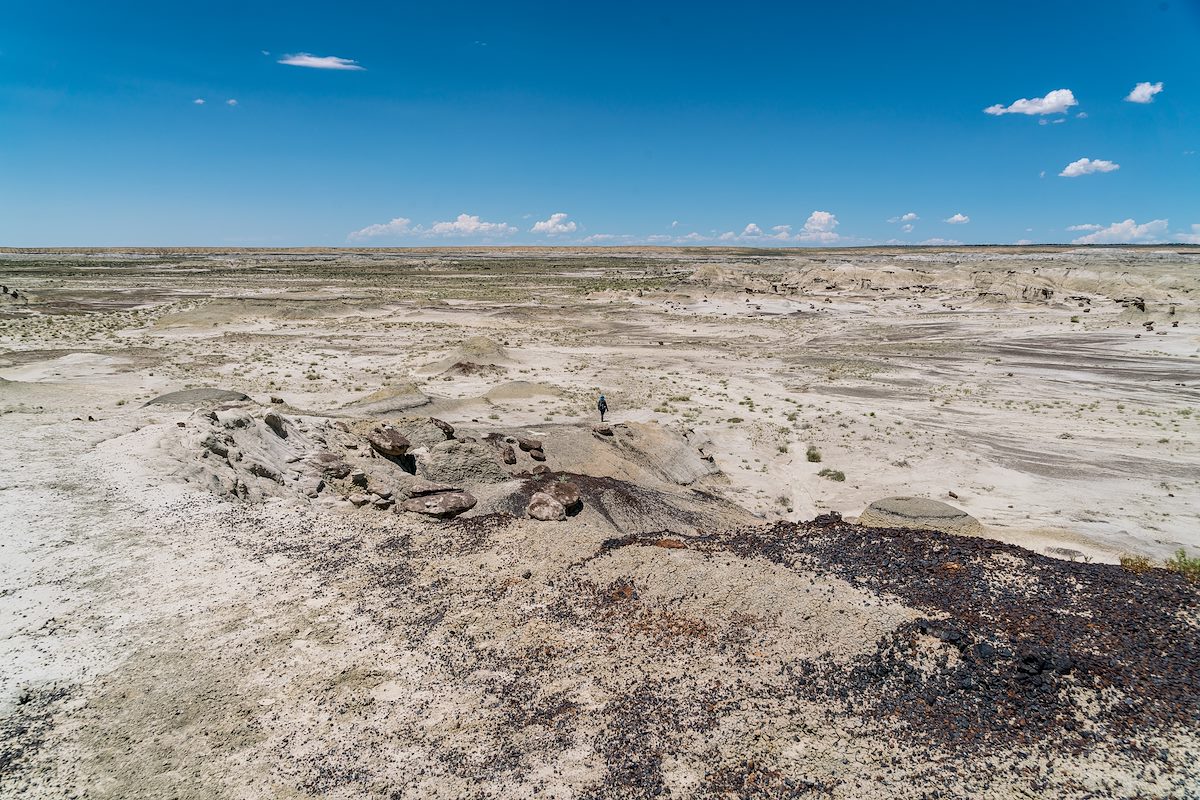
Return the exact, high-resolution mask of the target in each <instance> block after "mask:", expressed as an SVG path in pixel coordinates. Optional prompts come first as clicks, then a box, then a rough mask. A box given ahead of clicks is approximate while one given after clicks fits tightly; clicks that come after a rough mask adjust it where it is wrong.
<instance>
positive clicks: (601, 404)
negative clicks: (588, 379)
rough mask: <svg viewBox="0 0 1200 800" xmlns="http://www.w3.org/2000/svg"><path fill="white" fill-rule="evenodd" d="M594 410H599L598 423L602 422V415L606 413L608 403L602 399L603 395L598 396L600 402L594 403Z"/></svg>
mask: <svg viewBox="0 0 1200 800" xmlns="http://www.w3.org/2000/svg"><path fill="white" fill-rule="evenodd" d="M596 408H598V409H600V421H601V422H604V415H605V414H607V413H608V401H607V400H605V399H604V395H600V401H599V402H598V403H596Z"/></svg>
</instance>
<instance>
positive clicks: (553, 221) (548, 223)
mask: <svg viewBox="0 0 1200 800" xmlns="http://www.w3.org/2000/svg"><path fill="white" fill-rule="evenodd" d="M568 216H569V215H567V214H564V213H562V212H561V211H560V212H558V213H556V214H551V215H550V219H544V220H542V221H541V222H535V223H533V227H532V228H530V229H529V232H530V233H544V234H546V235H547V236H560V235H562V234H564V233H574V232H575V229H576V228H578V227H579V226H578V225H576V224H575V221H574V220H569V219H567V217H568Z"/></svg>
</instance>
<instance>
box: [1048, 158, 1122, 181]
mask: <svg viewBox="0 0 1200 800" xmlns="http://www.w3.org/2000/svg"><path fill="white" fill-rule="evenodd" d="M1120 168H1121V165H1120V164H1117V163H1115V162H1112V161H1105V160H1104V159H1103V158H1097V159H1091V158H1081V159H1079V160H1077V161H1072V162H1071V163H1070V164H1067V165H1066V166H1065V167H1063V171H1062V172H1060V173H1058V177H1060V178H1078V177H1079V176H1080V175H1091V174H1092V173H1093V172H1116V171H1117V170H1119V169H1120Z"/></svg>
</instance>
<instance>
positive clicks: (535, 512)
mask: <svg viewBox="0 0 1200 800" xmlns="http://www.w3.org/2000/svg"><path fill="white" fill-rule="evenodd" d="M525 511H526V513H527V514H529V516H531V517H532V518H534V519H540V520H543V521H545V522H557V521H559V520H564V519H566V518H567V510H566V509H565V508H563V504H562V503H560V502H558V501H557V500H555V499H554V498H553V497H551V496H550V495H549V494H547V493H546V492H534V493H533V496H532V497H530V498H529V507H528V508H527V509H526V510H525Z"/></svg>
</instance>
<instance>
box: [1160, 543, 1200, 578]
mask: <svg viewBox="0 0 1200 800" xmlns="http://www.w3.org/2000/svg"><path fill="white" fill-rule="evenodd" d="M1164 566H1166V568H1167V569H1169V570H1170V571H1171V572H1178V573H1179V574H1180V575H1182V576H1183V577H1185V578H1187V579H1188V580H1189V581H1200V558H1188V554H1187V551H1186V550H1184V549H1183V548H1182V547H1181V548H1179V550H1177V551H1176V552H1175V555H1174V557H1172V558H1169V559H1167V561H1166V562H1165V564H1164Z"/></svg>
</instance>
